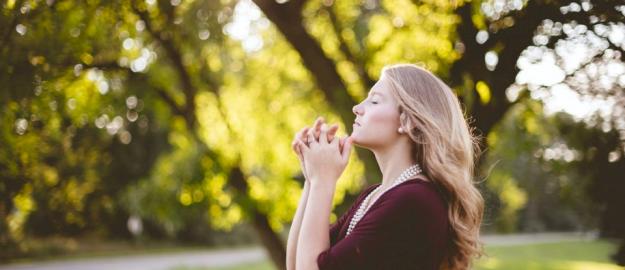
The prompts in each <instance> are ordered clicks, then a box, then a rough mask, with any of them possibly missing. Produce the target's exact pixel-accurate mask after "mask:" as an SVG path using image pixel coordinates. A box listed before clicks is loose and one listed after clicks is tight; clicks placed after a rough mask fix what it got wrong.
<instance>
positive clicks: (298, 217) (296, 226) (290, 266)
mask: <svg viewBox="0 0 625 270" xmlns="http://www.w3.org/2000/svg"><path fill="white" fill-rule="evenodd" d="M309 192H310V181H308V180H306V181H305V182H304V189H303V191H302V196H301V198H300V200H299V203H298V205H297V210H296V211H295V215H294V216H293V221H292V222H291V228H290V229H289V238H288V240H287V244H286V268H287V270H294V269H295V258H296V256H297V255H296V254H297V242H298V241H297V240H298V238H299V232H300V228H301V225H302V219H303V218H304V213H305V211H306V202H307V200H308V194H309Z"/></svg>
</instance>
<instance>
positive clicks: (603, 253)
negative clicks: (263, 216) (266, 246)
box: [172, 240, 623, 270]
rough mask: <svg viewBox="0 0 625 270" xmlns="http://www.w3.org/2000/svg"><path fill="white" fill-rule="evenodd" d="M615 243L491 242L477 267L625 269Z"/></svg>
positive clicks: (260, 268)
mask: <svg viewBox="0 0 625 270" xmlns="http://www.w3.org/2000/svg"><path fill="white" fill-rule="evenodd" d="M615 248H616V246H615V245H614V244H612V243H610V242H607V241H581V240H575V241H565V242H557V243H546V244H531V245H518V246H489V247H486V253H487V256H486V257H484V258H482V259H480V260H479V261H478V262H477V263H476V267H475V269H476V270H493V269H502V270H503V269H505V270H517V269H519V270H521V269H523V270H623V268H622V267H619V266H617V265H615V264H613V263H612V262H610V259H609V256H610V254H612V253H614V250H615ZM244 269H245V270H274V269H275V267H274V266H273V264H271V262H270V261H269V260H265V261H261V262H258V263H251V264H243V265H238V266H236V267H223V268H184V267H182V268H174V269H172V270H244Z"/></svg>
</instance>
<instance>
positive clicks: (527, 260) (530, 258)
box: [476, 241, 623, 270]
mask: <svg viewBox="0 0 625 270" xmlns="http://www.w3.org/2000/svg"><path fill="white" fill-rule="evenodd" d="M615 248H616V246H615V245H614V244H612V243H610V242H607V241H566V242H557V243H546V244H531V245H520V246H507V247H504V246H502V247H487V248H486V253H487V257H485V258H483V259H481V260H480V261H479V262H478V263H477V265H476V266H477V267H476V269H480V270H487V269H488V270H491V269H509V270H515V269H523V270H585V269H592V270H612V269H614V270H617V269H621V270H622V269H623V268H622V267H619V266H617V265H615V264H613V263H612V262H610V259H609V256H610V254H612V253H614V251H615Z"/></svg>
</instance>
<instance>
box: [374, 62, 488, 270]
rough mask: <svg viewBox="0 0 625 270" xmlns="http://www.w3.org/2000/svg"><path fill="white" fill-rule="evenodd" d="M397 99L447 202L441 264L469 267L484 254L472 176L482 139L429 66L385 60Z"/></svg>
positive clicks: (416, 151) (417, 152)
mask: <svg viewBox="0 0 625 270" xmlns="http://www.w3.org/2000/svg"><path fill="white" fill-rule="evenodd" d="M382 76H386V78H387V79H388V80H389V81H390V83H391V85H392V87H391V91H390V92H391V93H392V94H393V96H394V97H395V99H396V100H397V101H398V103H399V108H398V109H399V111H400V124H401V126H402V127H403V128H404V130H406V131H407V134H408V136H409V137H410V138H411V139H412V141H413V142H414V144H413V149H412V155H413V156H414V157H415V161H417V162H418V163H419V164H420V165H421V167H422V168H423V173H424V174H425V175H426V176H428V178H429V179H430V181H432V182H434V184H435V185H436V186H438V187H439V189H440V190H441V192H442V195H443V197H444V198H445V201H446V202H447V209H448V210H447V211H448V217H449V222H450V223H449V224H450V232H451V236H452V237H451V242H450V243H449V250H448V252H447V256H446V258H445V259H444V260H443V263H442V265H441V267H440V268H441V269H468V268H470V267H471V265H472V261H473V259H474V258H478V257H480V256H482V255H483V248H482V243H481V242H480V240H479V235H480V224H481V222H482V217H483V212H484V199H483V198H482V195H481V194H480V192H479V190H478V189H477V187H476V186H475V183H474V182H473V170H474V166H475V159H476V157H477V155H476V153H477V152H478V150H479V147H478V139H477V138H476V137H475V136H474V135H473V133H472V130H471V129H470V128H469V125H468V123H467V120H466V118H465V115H464V114H463V112H462V109H461V107H460V103H459V101H458V98H457V97H456V96H455V95H454V93H453V92H452V90H451V89H450V88H449V87H448V86H447V85H446V84H445V83H443V81H441V80H440V79H439V78H438V77H436V76H435V75H434V74H432V73H431V72H429V71H427V70H425V69H423V68H421V67H419V66H416V65H413V64H395V65H389V66H385V67H384V68H383V69H382Z"/></svg>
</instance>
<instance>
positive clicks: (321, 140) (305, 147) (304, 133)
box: [291, 117, 352, 185]
mask: <svg viewBox="0 0 625 270" xmlns="http://www.w3.org/2000/svg"><path fill="white" fill-rule="evenodd" d="M337 130H338V125H336V124H334V125H332V126H328V125H327V124H326V123H325V120H324V119H323V118H322V117H318V118H317V120H315V123H314V124H313V126H312V127H304V128H303V129H301V130H300V131H299V132H297V133H296V134H295V138H294V139H293V143H292V144H291V147H292V149H293V151H295V154H297V158H298V159H299V161H300V166H301V167H302V172H303V174H304V177H305V178H306V180H307V181H310V183H311V184H312V185H320V184H321V185H335V184H336V181H337V180H338V178H339V177H340V176H341V174H342V173H343V171H344V170H345V167H346V166H347V163H348V161H349V155H350V153H351V148H352V139H351V138H350V137H349V136H345V137H342V138H339V137H336V136H335V135H336V131H337Z"/></svg>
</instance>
